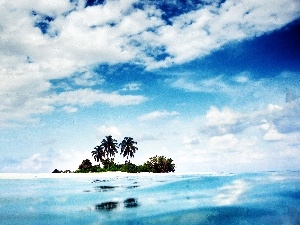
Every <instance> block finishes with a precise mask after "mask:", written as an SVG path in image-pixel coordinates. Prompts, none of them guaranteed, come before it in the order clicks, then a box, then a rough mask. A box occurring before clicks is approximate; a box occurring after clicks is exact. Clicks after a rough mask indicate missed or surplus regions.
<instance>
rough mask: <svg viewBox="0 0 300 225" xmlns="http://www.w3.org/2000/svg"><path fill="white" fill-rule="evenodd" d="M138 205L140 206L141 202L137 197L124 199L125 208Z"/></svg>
mask: <svg viewBox="0 0 300 225" xmlns="http://www.w3.org/2000/svg"><path fill="white" fill-rule="evenodd" d="M138 206H139V203H138V201H137V199H135V198H128V199H126V200H125V201H124V207H125V208H135V207H138Z"/></svg>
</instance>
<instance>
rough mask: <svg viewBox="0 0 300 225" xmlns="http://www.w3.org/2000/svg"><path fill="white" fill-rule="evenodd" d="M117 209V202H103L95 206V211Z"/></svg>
mask: <svg viewBox="0 0 300 225" xmlns="http://www.w3.org/2000/svg"><path fill="white" fill-rule="evenodd" d="M117 207H118V202H103V203H101V204H97V205H96V206H95V209H96V210H97V211H111V210H113V209H115V208H117Z"/></svg>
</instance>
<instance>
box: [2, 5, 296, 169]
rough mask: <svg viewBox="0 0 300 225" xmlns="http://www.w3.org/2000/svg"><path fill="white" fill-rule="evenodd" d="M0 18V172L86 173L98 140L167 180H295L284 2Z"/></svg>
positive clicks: (110, 8)
mask: <svg viewBox="0 0 300 225" xmlns="http://www.w3.org/2000/svg"><path fill="white" fill-rule="evenodd" d="M0 14H1V20H0V59H1V60H0V172H2V173H7V172H31V173H38V172H52V171H53V170H54V169H55V168H57V169H60V170H66V169H70V170H76V169H77V168H78V166H79V164H80V163H81V162H82V160H84V159H90V160H91V161H92V162H93V163H94V164H96V162H95V161H94V159H93V158H92V155H91V151H93V150H94V147H95V146H97V145H100V143H101V140H102V139H103V138H105V136H107V135H112V136H113V138H115V139H117V141H118V142H121V141H122V140H123V138H124V137H132V138H133V139H134V140H135V141H137V147H138V148H139V149H138V151H137V152H136V154H135V157H134V158H133V159H132V160H131V161H132V162H133V163H135V164H142V163H144V162H145V161H147V160H148V158H149V157H152V156H155V155H164V156H166V157H167V158H172V159H173V160H174V163H175V165H176V172H252V171H270V170H272V171H273V170H299V169H300V154H299V153H300V152H299V151H300V88H299V87H300V42H299V37H300V2H299V1H298V0H280V1H279V0H226V1H223V0H222V1H209V0H202V1H198V0H169V1H158V0H152V1H150V0H149V1H146V0H145V1H139V0H106V1H105V0H52V1H48V0H30V1H24V0H15V1H10V0H2V1H0ZM115 161H116V162H119V163H124V159H123V158H122V157H121V156H117V157H116V159H115Z"/></svg>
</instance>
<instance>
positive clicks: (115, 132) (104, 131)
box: [97, 125, 122, 140]
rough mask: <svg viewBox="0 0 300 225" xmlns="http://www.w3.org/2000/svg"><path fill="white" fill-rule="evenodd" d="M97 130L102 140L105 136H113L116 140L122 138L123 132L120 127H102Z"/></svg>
mask: <svg viewBox="0 0 300 225" xmlns="http://www.w3.org/2000/svg"><path fill="white" fill-rule="evenodd" d="M97 130H98V134H99V137H100V138H101V140H102V139H103V138H104V137H105V136H109V135H112V137H113V138H115V139H118V138H122V132H121V131H120V129H119V128H118V127H115V126H106V125H102V126H101V127H99V128H98V129H97Z"/></svg>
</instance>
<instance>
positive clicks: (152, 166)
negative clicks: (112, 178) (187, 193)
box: [52, 135, 175, 173]
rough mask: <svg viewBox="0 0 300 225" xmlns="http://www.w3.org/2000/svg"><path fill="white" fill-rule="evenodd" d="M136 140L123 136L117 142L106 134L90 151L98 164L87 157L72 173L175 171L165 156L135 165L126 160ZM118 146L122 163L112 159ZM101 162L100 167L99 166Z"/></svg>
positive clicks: (56, 171) (130, 155) (132, 151)
mask: <svg viewBox="0 0 300 225" xmlns="http://www.w3.org/2000/svg"><path fill="white" fill-rule="evenodd" d="M136 144H137V142H135V141H134V140H133V138H131V137H125V138H124V139H123V141H122V142H121V143H120V144H118V142H117V140H116V139H113V137H112V136H111V135H109V136H106V137H105V139H103V140H102V141H101V144H100V145H99V146H96V147H95V148H94V150H93V151H92V152H91V153H92V156H93V158H94V159H95V161H96V162H98V163H99V164H97V165H93V164H92V162H91V161H90V160H89V159H85V160H83V161H82V163H81V164H80V165H79V167H78V169H77V170H76V171H74V173H97V172H107V171H121V172H127V173H140V172H152V173H169V172H175V164H174V163H173V159H171V158H166V157H165V156H157V155H156V156H154V157H151V158H149V159H148V161H147V162H145V163H144V164H143V165H135V164H133V163H131V162H130V160H128V159H129V158H134V154H135V153H136V151H137V150H138V148H137V147H136ZM118 148H120V149H121V152H120V155H122V156H123V158H126V160H125V163H124V164H116V163H115V161H114V159H115V155H116V153H118ZM101 164H102V167H101ZM67 171H69V170H67ZM52 173H62V171H60V170H57V169H55V170H54V171H53V172H52Z"/></svg>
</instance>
